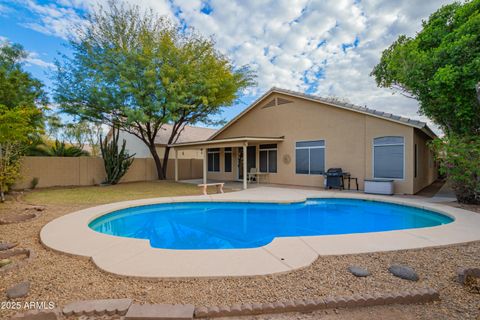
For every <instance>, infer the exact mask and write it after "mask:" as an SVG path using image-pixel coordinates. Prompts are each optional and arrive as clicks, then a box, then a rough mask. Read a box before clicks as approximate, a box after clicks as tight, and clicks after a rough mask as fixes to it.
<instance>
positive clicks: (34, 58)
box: [24, 52, 55, 69]
mask: <svg viewBox="0 0 480 320" xmlns="http://www.w3.org/2000/svg"><path fill="white" fill-rule="evenodd" d="M24 61H25V62H26V63H27V64H29V65H35V66H38V67H41V68H51V69H53V68H54V67H55V65H54V64H53V63H51V62H48V61H45V60H43V59H41V58H40V56H39V54H38V53H36V52H28V56H27V57H26V58H25V59H24Z"/></svg>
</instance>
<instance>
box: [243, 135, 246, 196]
mask: <svg viewBox="0 0 480 320" xmlns="http://www.w3.org/2000/svg"><path fill="white" fill-rule="evenodd" d="M246 189H247V143H244V144H243V190H246Z"/></svg>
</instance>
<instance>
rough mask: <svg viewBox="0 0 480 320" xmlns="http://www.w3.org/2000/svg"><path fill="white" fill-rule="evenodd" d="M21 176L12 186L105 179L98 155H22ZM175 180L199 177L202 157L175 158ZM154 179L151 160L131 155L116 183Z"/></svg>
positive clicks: (79, 183)
mask: <svg viewBox="0 0 480 320" xmlns="http://www.w3.org/2000/svg"><path fill="white" fill-rule="evenodd" d="M22 162H23V163H22V170H21V175H22V178H21V180H19V181H18V182H17V183H16V184H15V185H14V187H13V188H14V189H25V188H30V186H31V182H32V180H33V179H34V178H38V185H37V187H39V188H46V187H59V186H91V185H96V184H99V183H101V182H102V181H103V180H104V179H105V169H104V166H103V159H102V158H99V157H24V158H23V161H22ZM178 163H179V169H178V174H179V179H180V180H186V179H199V178H201V177H202V160H199V159H179V160H178ZM174 177H175V160H173V159H170V160H168V170H167V179H174ZM151 180H157V171H156V168H155V163H154V161H153V159H151V158H135V160H134V161H133V163H132V165H131V166H130V168H129V169H128V171H127V173H126V174H125V176H123V178H122V179H121V180H120V183H124V182H134V181H151Z"/></svg>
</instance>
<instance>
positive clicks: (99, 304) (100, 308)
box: [62, 299, 133, 316]
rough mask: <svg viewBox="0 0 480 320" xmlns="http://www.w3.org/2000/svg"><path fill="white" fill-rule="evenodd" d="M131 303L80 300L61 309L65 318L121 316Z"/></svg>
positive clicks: (118, 300)
mask: <svg viewBox="0 0 480 320" xmlns="http://www.w3.org/2000/svg"><path fill="white" fill-rule="evenodd" d="M132 302H133V300H132V299H105V300H82V301H75V302H72V303H69V304H67V305H66V306H64V307H63V310H62V312H63V314H64V315H66V316H71V315H76V316H81V315H93V314H96V315H102V314H105V313H106V314H109V315H113V314H118V315H122V316H123V315H125V314H126V313H127V310H128V308H129V307H130V305H131V304H132Z"/></svg>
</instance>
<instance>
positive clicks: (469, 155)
mask: <svg viewBox="0 0 480 320" xmlns="http://www.w3.org/2000/svg"><path fill="white" fill-rule="evenodd" d="M432 147H433V149H434V150H435V151H436V155H437V160H439V162H440V173H442V174H445V175H446V176H447V179H448V181H449V182H450V183H451V185H452V188H453V190H454V192H455V196H456V197H457V201H458V202H460V203H470V204H480V136H471V137H458V136H453V135H451V136H449V137H445V138H443V139H436V140H435V141H433V143H432Z"/></svg>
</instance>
